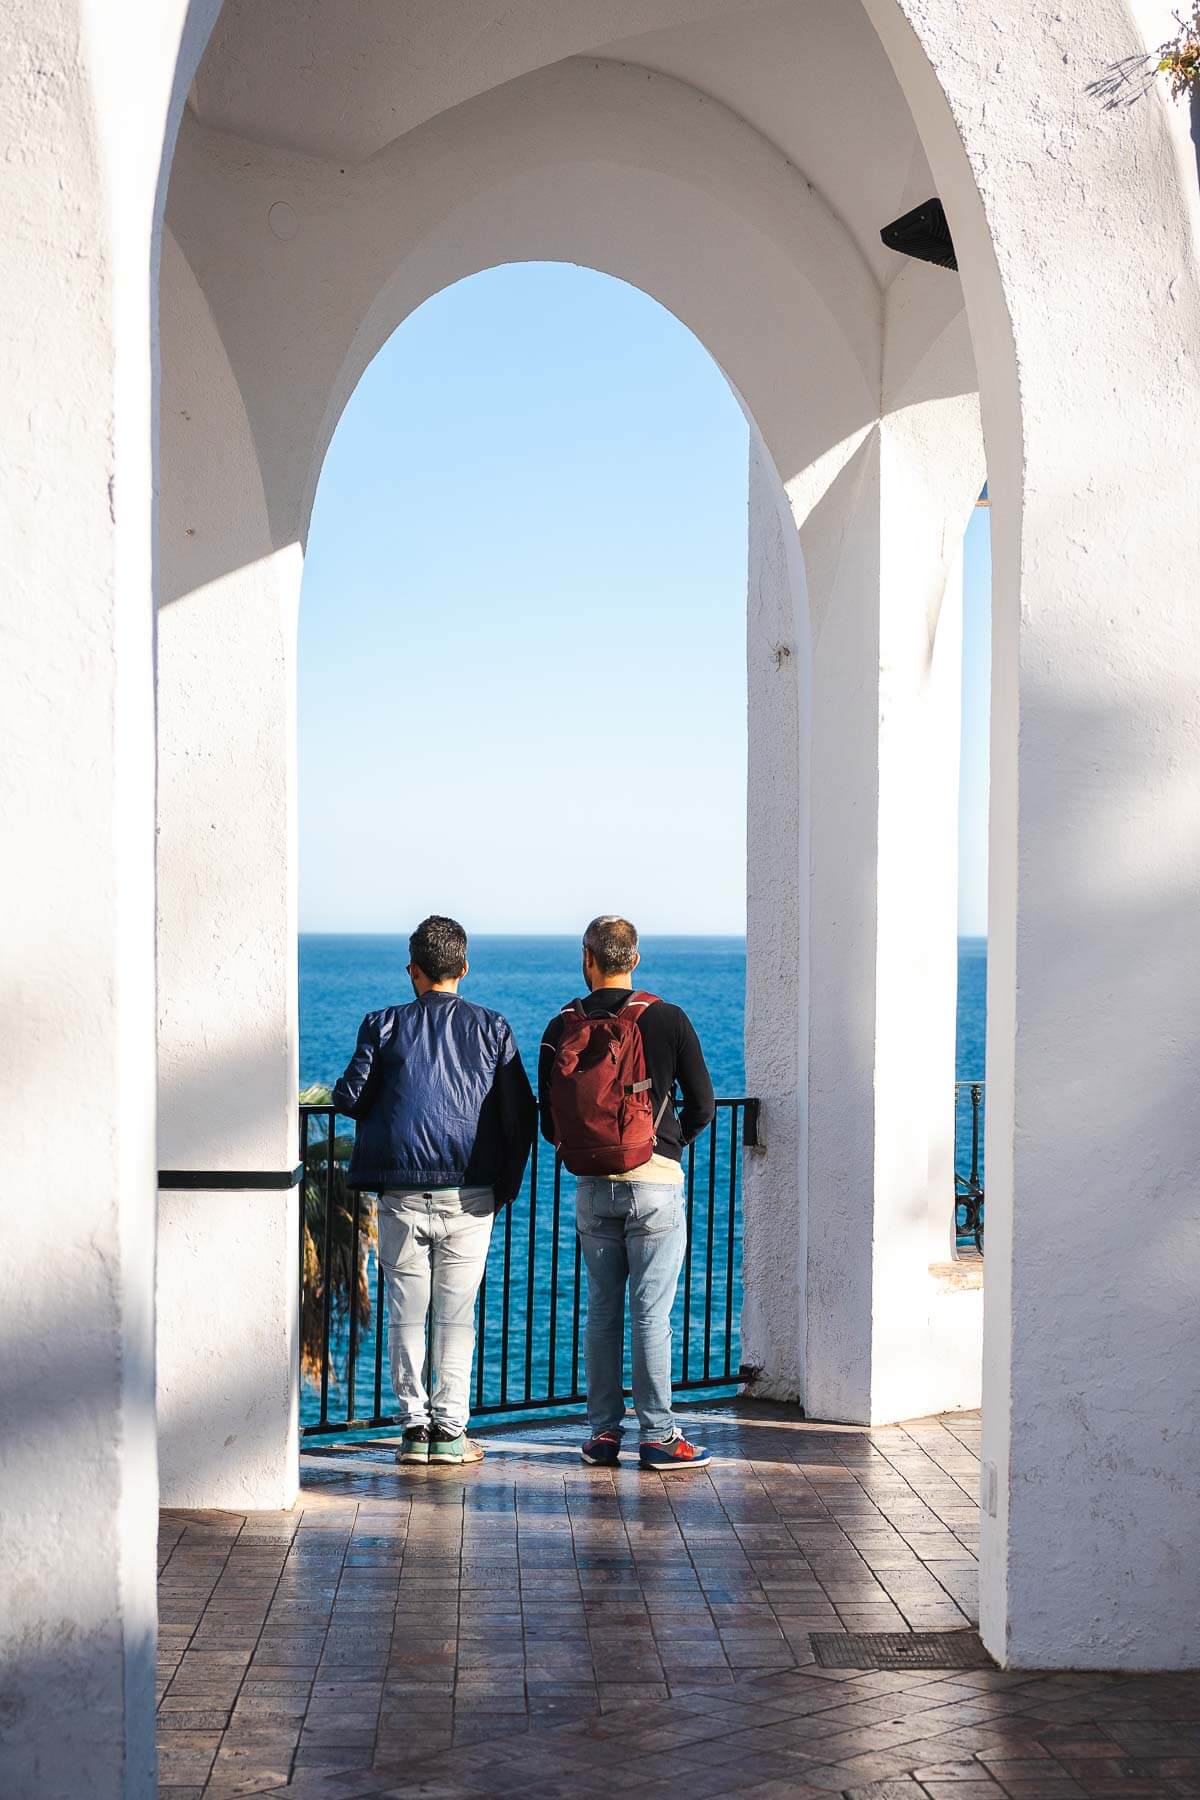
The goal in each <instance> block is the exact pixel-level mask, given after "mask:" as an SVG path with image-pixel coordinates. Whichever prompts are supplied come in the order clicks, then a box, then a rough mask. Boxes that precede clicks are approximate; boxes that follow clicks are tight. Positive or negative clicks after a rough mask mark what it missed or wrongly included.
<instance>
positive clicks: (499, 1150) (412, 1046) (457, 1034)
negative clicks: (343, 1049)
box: [333, 914, 536, 1463]
mask: <svg viewBox="0 0 1200 1800" xmlns="http://www.w3.org/2000/svg"><path fill="white" fill-rule="evenodd" d="M408 949H409V959H410V960H409V964H408V974H409V978H410V980H411V981H412V985H413V992H414V993H415V995H416V999H415V1000H412V1001H410V1002H409V1004H408V1005H407V1006H387V1007H384V1008H383V1010H382V1011H381V1012H374V1013H368V1014H367V1016H366V1018H365V1019H364V1020H363V1022H362V1024H361V1025H360V1027H359V1031H358V1044H357V1046H356V1047H355V1051H354V1055H353V1056H352V1057H351V1059H350V1063H349V1066H348V1067H347V1069H346V1072H345V1074H344V1075H343V1076H342V1078H341V1080H340V1081H339V1082H338V1084H337V1086H336V1087H335V1088H334V1090H333V1104H334V1105H335V1106H336V1107H337V1109H338V1111H339V1112H342V1113H345V1114H347V1116H348V1117H350V1118H352V1119H353V1120H354V1121H355V1124H356V1128H357V1129H356V1131H355V1137H354V1155H353V1157H352V1158H351V1162H350V1175H349V1181H350V1186H351V1187H356V1188H364V1189H366V1190H368V1191H369V1192H371V1193H377V1194H379V1196H380V1200H379V1262H380V1266H381V1268H382V1269H383V1276H384V1285H385V1287H386V1290H387V1302H388V1347H389V1353H390V1362H391V1371H392V1385H393V1387H394V1388H395V1390H396V1398H397V1400H398V1401H399V1403H400V1408H401V1411H402V1413H403V1415H404V1443H403V1446H402V1448H401V1450H400V1452H399V1456H398V1460H399V1461H400V1462H412V1463H428V1462H438V1463H461V1462H477V1461H478V1460H479V1459H480V1457H481V1456H482V1455H483V1451H482V1449H480V1447H479V1446H478V1445H476V1444H473V1443H471V1442H470V1440H469V1439H468V1438H467V1436H466V1427H467V1418H468V1414H469V1411H470V1393H471V1363H472V1359H473V1357H474V1354H475V1297H476V1295H477V1294H478V1292H479V1284H480V1282H481V1280H482V1279H483V1270H484V1265H485V1263H486V1261H487V1253H488V1245H489V1243H490V1241H491V1235H492V1221H493V1219H494V1217H495V1215H496V1213H497V1211H498V1210H499V1209H500V1208H501V1207H503V1206H509V1205H511V1204H512V1202H513V1201H514V1200H515V1199H516V1197H517V1195H518V1193H519V1192H520V1190H521V1183H522V1181H523V1180H524V1177H525V1164H526V1162H527V1160H528V1157H529V1150H530V1145H531V1143H532V1140H533V1129H534V1122H535V1118H536V1107H535V1105H534V1099H533V1094H532V1091H531V1089H530V1086H529V1081H528V1078H527V1076H526V1074H525V1070H524V1068H523V1067H522V1064H521V1058H520V1055H519V1053H518V1051H517V1046H516V1044H515V1042H514V1040H513V1034H512V1031H511V1029H510V1027H509V1024H508V1021H507V1019H504V1018H502V1017H501V1016H500V1014H499V1013H495V1012H489V1011H488V1009H487V1008H486V1007H483V1006H474V1005H472V1003H471V1002H470V1001H469V1000H464V999H462V997H461V996H460V994H459V992H458V984H459V982H460V981H462V980H463V978H464V976H465V975H466V973H467V968H468V964H467V934H466V932H465V931H464V930H463V928H462V926H461V925H459V924H458V923H457V922H456V921H455V920H454V919H447V918H442V917H439V916H438V915H436V914H435V915H433V916H431V917H430V918H428V919H425V920H423V922H422V923H421V924H420V925H418V926H417V929H416V930H415V931H414V932H413V934H412V936H411V937H410V938H409V940H408ZM431 1296H432V1301H433V1342H432V1345H431V1363H432V1367H433V1370H434V1382H433V1394H432V1396H430V1395H429V1394H427V1393H426V1390H425V1383H424V1379H423V1365H424V1362H425V1330H426V1319H427V1316H428V1312H429V1304H430V1298H431Z"/></svg>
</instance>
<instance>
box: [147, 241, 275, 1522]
mask: <svg viewBox="0 0 1200 1800" xmlns="http://www.w3.org/2000/svg"><path fill="white" fill-rule="evenodd" d="M160 295H161V301H160V316H161V333H162V345H163V382H162V419H163V426H162V438H163V446H164V453H163V457H162V492H161V500H160V511H159V611H158V634H159V651H158V708H159V792H158V816H159V845H158V942H159V960H158V990H159V1039H158V1044H159V1054H158V1061H159V1095H160V1099H159V1165H160V1167H161V1168H163V1169H165V1170H193V1171H195V1170H200V1171H204V1170H237V1171H251V1172H253V1171H262V1172H270V1171H283V1170H286V1169H290V1168H292V1167H293V1166H294V1165H295V1163H296V1162H297V1159H298V1154H299V1150H298V1127H297V1113H296V1100H297V1090H298V1057H297V1012H296V1006H297V1002H296V826H295V789H296V744H295V737H296V666H295V658H296V619H297V605H298V600H299V586H300V569H301V558H300V551H299V547H298V546H297V545H295V544H291V545H289V546H286V547H284V548H283V549H281V550H279V551H276V550H275V549H274V548H273V545H272V539H271V533H270V528H269V524H268V521H267V517H266V504H265V500H264V496H263V487H262V480H261V476H260V474H259V469H258V461H257V456H256V453H255V448H254V442H253V439H252V437H251V435H250V431H249V426H248V423H247V420H246V416H245V411H244V409H243V407H242V403H241V397H240V393H239V390H238V387H237V383H236V382H235V380H234V378H233V375H232V372H231V371H230V368H229V364H228V361H227V359H226V357H225V353H224V350H223V347H222V345H221V340H220V337H219V335H218V333H217V331H216V329H215V327H214V325H213V322H212V319H211V316H210V314H209V312H208V308H207V306H206V304H205V301H204V297H203V295H202V294H201V292H200V290H199V288H198V286H197V284H196V281H195V277H194V276H193V275H192V272H191V270H190V269H189V268H188V266H187V264H186V262H185V261H184V258H183V256H182V254H181V252H180V250H179V247H178V245H177V244H176V242H175V240H174V238H173V236H172V235H171V234H170V232H168V233H167V234H166V239H165V243H164V248H163V260H162V271H161V277H160ZM296 1208H297V1200H296V1194H295V1192H294V1191H292V1192H287V1191H282V1192H281V1191H271V1190H268V1191H261V1190H260V1191H253V1190H250V1191H245V1192H235V1193H232V1194H231V1193H229V1192H225V1191H221V1190H211V1189H210V1190H207V1191H204V1190H202V1191H200V1192H198V1193H196V1192H191V1191H188V1192H171V1191H167V1190H164V1192H163V1193H162V1195H161V1196H160V1201H159V1225H160V1237H159V1250H158V1424H159V1456H160V1480H161V1485H162V1498H163V1502H164V1504H166V1505H171V1506H232V1507H237V1506H241V1507H267V1508H271V1507H281V1506H289V1505H291V1503H292V1501H293V1500H294V1498H295V1495H296V1491H297V1484H298V1480H299V1460H298V1438H297V1408H298V1371H297V1363H296V1338H295V1328H296V1281H297V1249H296V1240H297V1231H298V1219H297V1216H296Z"/></svg>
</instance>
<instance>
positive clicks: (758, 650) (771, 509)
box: [742, 424, 812, 1401]
mask: <svg viewBox="0 0 1200 1800" xmlns="http://www.w3.org/2000/svg"><path fill="white" fill-rule="evenodd" d="M746 676H747V680H746V688H747V729H748V745H747V750H748V754H747V781H746V1013H745V1046H746V1049H745V1054H746V1092H747V1093H748V1094H751V1095H754V1096H756V1097H757V1098H758V1100H759V1101H760V1121H759V1134H760V1138H761V1140H762V1144H761V1147H760V1148H759V1149H757V1150H754V1149H748V1150H746V1151H745V1153H744V1156H743V1164H742V1169H743V1177H742V1190H743V1210H744V1220H743V1238H742V1291H743V1295H744V1301H743V1307H742V1362H743V1365H744V1366H745V1367H746V1368H748V1369H753V1370H756V1371H757V1372H758V1373H756V1375H755V1377H754V1379H753V1381H752V1382H751V1384H750V1391H751V1392H753V1393H754V1394H756V1395H758V1396H760V1397H762V1398H766V1399H776V1400H793V1401H795V1400H800V1399H801V1398H802V1396H803V1394H804V1389H805V1357H806V1318H805V1268H806V1266H807V1258H808V1092H807V1088H808V856H809V769H808V755H809V742H810V732H811V722H810V713H811V705H812V700H811V692H810V687H811V680H812V657H811V650H810V646H809V641H808V589H807V585H806V583H805V578H804V561H803V557H802V556H801V553H800V540H799V537H798V536H797V533H796V526H795V522H794V520H793V518H792V513H791V507H790V506H789V504H788V499H787V495H786V493H785V492H784V488H783V484H782V482H781V481H780V479H779V475H778V472H777V471H776V469H775V466H774V464H773V463H772V462H771V459H770V457H769V455H768V453H767V451H766V448H765V446H764V445H763V443H762V440H761V438H760V437H759V435H758V432H757V430H756V429H755V428H754V426H753V424H752V425H751V432H750V483H749V556H748V582H747V608H746Z"/></svg>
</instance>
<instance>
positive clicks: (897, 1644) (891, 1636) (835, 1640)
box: [809, 1631, 994, 1669]
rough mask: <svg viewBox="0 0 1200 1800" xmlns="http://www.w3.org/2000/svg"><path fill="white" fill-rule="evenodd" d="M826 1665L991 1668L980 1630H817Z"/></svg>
mask: <svg viewBox="0 0 1200 1800" xmlns="http://www.w3.org/2000/svg"><path fill="white" fill-rule="evenodd" d="M809 1642H810V1643H811V1644H812V1647H813V1651H814V1652H815V1654H816V1658H817V1661H818V1662H819V1663H820V1665H821V1667H822V1668H823V1669H990V1668H993V1667H994V1664H993V1662H992V1659H991V1657H990V1656H989V1655H988V1653H987V1651H986V1650H985V1649H984V1647H983V1645H982V1644H981V1643H980V1641H979V1633H978V1632H977V1631H814V1632H811V1633H810V1634H809Z"/></svg>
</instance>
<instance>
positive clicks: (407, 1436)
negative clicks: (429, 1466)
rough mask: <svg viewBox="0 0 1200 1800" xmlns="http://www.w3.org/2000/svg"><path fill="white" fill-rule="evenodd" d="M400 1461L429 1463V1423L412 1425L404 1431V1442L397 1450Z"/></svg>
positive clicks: (397, 1458) (397, 1457)
mask: <svg viewBox="0 0 1200 1800" xmlns="http://www.w3.org/2000/svg"><path fill="white" fill-rule="evenodd" d="M396 1461H397V1462H398V1463H427V1462H428V1461H429V1427H428V1425H410V1426H409V1427H408V1430H407V1431H406V1432H405V1433H404V1442H403V1443H402V1444H401V1446H400V1448H399V1449H398V1450H397V1452H396Z"/></svg>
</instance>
